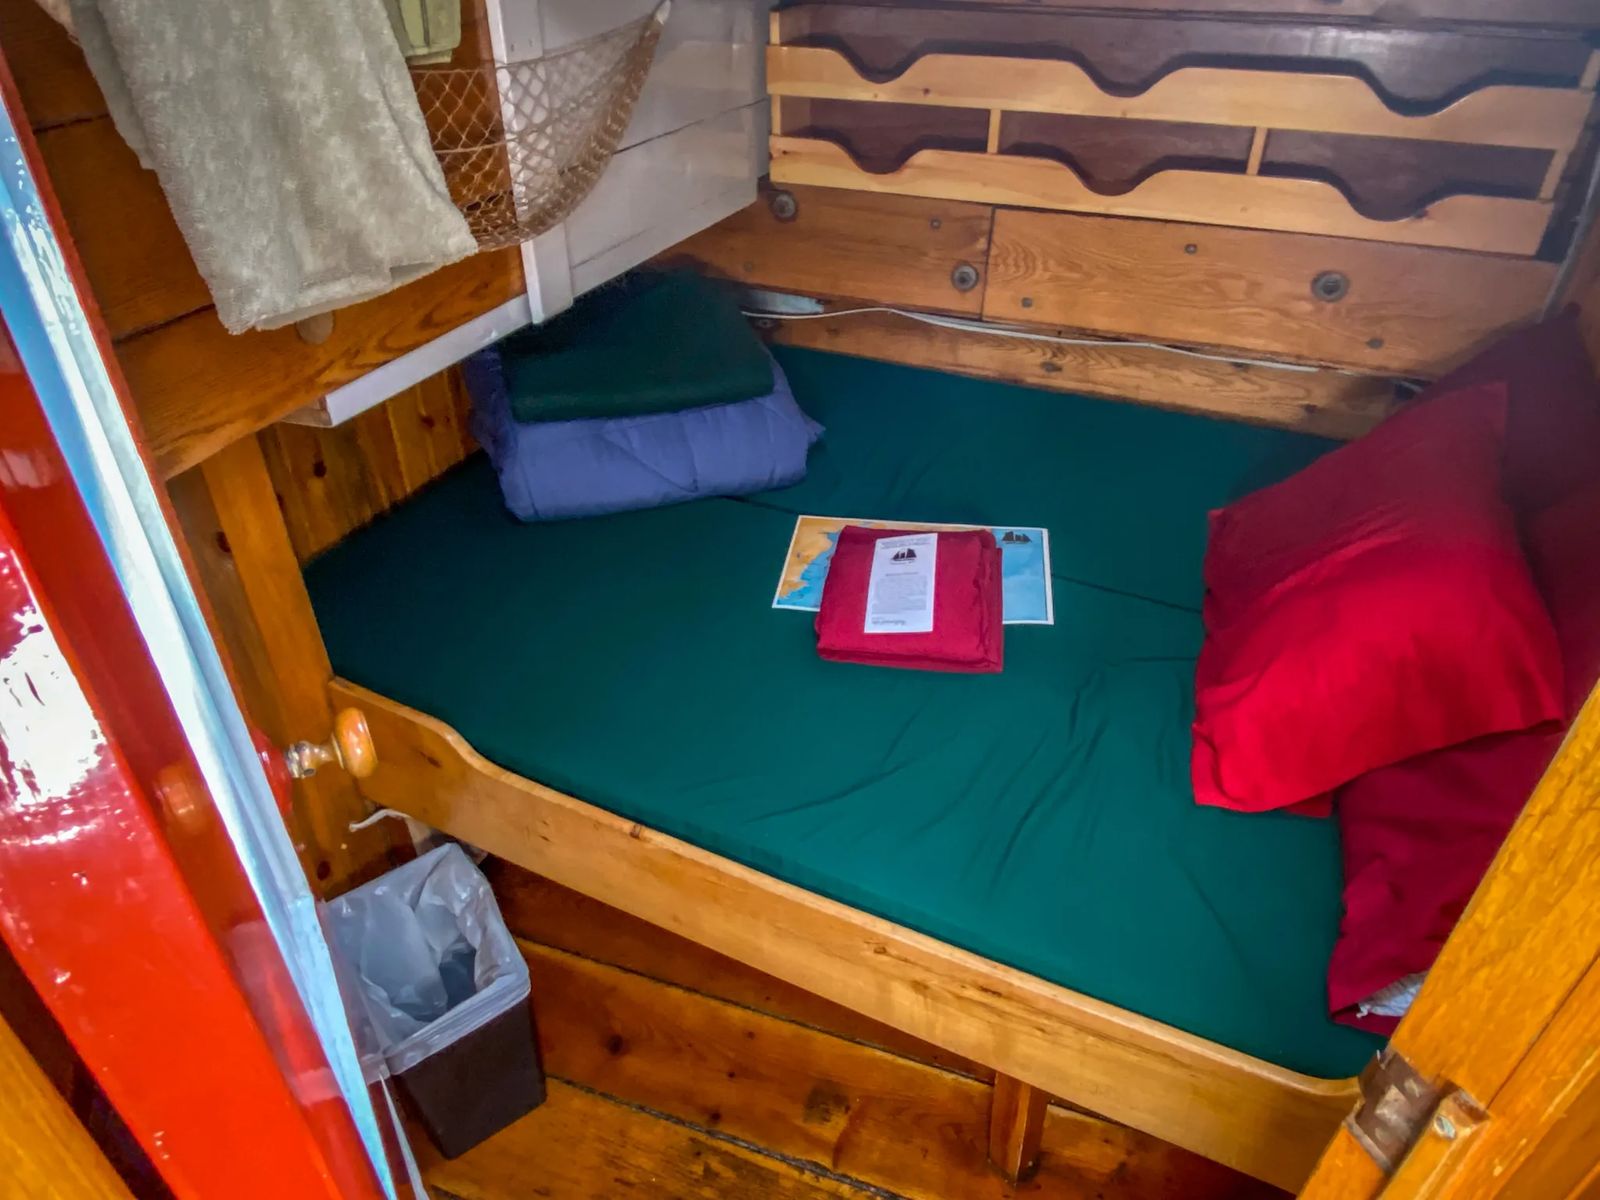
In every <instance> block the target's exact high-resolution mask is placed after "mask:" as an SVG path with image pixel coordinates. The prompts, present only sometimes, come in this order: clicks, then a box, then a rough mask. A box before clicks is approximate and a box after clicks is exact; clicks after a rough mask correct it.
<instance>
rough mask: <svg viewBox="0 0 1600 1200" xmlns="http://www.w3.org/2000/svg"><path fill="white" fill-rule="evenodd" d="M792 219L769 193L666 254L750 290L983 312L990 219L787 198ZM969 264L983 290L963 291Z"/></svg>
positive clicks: (942, 204) (910, 202) (803, 193)
mask: <svg viewBox="0 0 1600 1200" xmlns="http://www.w3.org/2000/svg"><path fill="white" fill-rule="evenodd" d="M788 190H789V191H790V193H791V194H792V195H793V196H794V198H795V201H796V203H797V210H796V215H795V217H794V219H793V220H790V221H784V220H780V219H779V218H778V217H777V216H776V215H774V212H773V209H772V206H771V203H770V200H771V195H770V193H769V194H768V195H766V196H763V197H762V198H761V199H760V200H758V201H757V202H756V203H755V204H753V205H751V206H749V207H748V208H745V209H742V210H741V211H739V212H737V213H735V214H734V215H733V216H731V217H729V218H727V219H726V220H724V221H721V222H719V223H718V224H716V225H713V226H712V227H711V228H710V229H707V230H704V231H703V232H701V233H697V234H695V235H694V236H693V237H691V238H689V239H688V240H687V241H684V242H680V243H679V244H678V245H677V246H675V247H673V248H672V249H671V250H669V251H668V252H667V253H666V254H665V255H663V261H668V262H672V261H682V260H687V261H691V262H694V263H696V264H698V265H699V266H700V267H701V268H702V269H704V270H706V271H708V272H710V273H711V274H714V275H718V276H721V277H723V278H726V279H734V280H737V281H739V282H740V283H746V284H749V285H751V286H753V287H764V288H774V289H777V290H781V291H795V292H802V293H805V294H808V295H819V296H846V297H853V298H858V299H868V300H872V301H873V302H875V303H879V304H894V305H904V306H906V307H910V308H923V309H931V310H934V311H939V312H951V313H964V314H967V315H973V316H975V315H976V314H977V313H978V312H979V311H980V309H981V307H982V304H983V282H982V281H983V278H984V275H985V273H986V272H985V263H986V261H987V259H988V256H989V225H990V221H991V218H992V213H991V210H990V209H989V208H988V207H987V206H984V205H976V204H962V203H959V202H957V201H953V200H926V199H918V198H915V197H910V196H872V195H865V194H862V193H859V192H849V191H838V190H827V191H824V190H820V189H816V188H808V187H794V188H791V189H788ZM962 263H966V264H969V265H970V266H972V267H973V268H975V269H976V270H977V272H978V278H979V283H978V286H976V287H974V288H972V289H971V290H969V291H965V292H963V291H960V290H958V289H957V288H956V287H955V285H954V283H953V282H952V278H951V276H952V272H953V271H954V270H955V268H956V267H957V266H959V265H960V264H962Z"/></svg>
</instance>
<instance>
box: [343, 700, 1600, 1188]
mask: <svg viewBox="0 0 1600 1200" xmlns="http://www.w3.org/2000/svg"><path fill="white" fill-rule="evenodd" d="M328 698H329V701H330V703H331V705H332V706H333V707H336V708H337V707H342V706H351V707H355V708H357V709H359V710H360V711H362V712H363V713H365V715H366V717H367V721H368V724H369V726H370V729H371V735H372V741H373V744H374V746H375V747H376V749H377V754H378V761H379V763H380V766H379V767H378V769H377V770H376V771H375V772H374V773H373V774H372V775H371V776H370V777H369V778H366V779H364V780H363V788H362V790H363V792H364V794H365V795H366V796H367V798H368V799H370V800H371V801H372V802H373V803H375V804H379V805H383V806H385V807H388V808H392V809H395V810H397V811H399V812H402V813H405V814H407V815H409V816H412V817H415V818H416V819H417V820H420V821H422V822H424V823H426V824H428V825H431V826H433V827H435V828H437V829H440V830H443V831H445V832H446V833H449V834H451V835H453V836H455V837H458V838H461V839H462V840H464V841H467V842H470V843H472V844H474V845H477V846H480V847H482V848H483V849H486V850H489V851H491V852H492V853H494V854H497V855H499V856H501V857H503V858H506V859H508V860H510V861H512V862H514V863H516V864H518V865H520V866H523V867H526V868H528V869H530V870H532V871H535V872H537V873H539V874H540V875H543V876H546V877H547V878H549V879H551V880H553V881H555V882H556V883H559V884H562V885H565V886H566V887H569V888H572V889H574V890H575V891H578V892H581V893H583V894H585V895H588V896H590V897H592V898H594V899H596V900H599V901H601V902H603V903H605V904H608V905H611V906H612V907H615V908H618V909H621V910H622V911H624V912H627V913H630V914H632V915H634V916H637V917H640V918H642V919H644V920H646V921H649V922H652V923H654V924H656V925H659V926H662V927H664V928H666V929H669V930H671V931H672V932H674V933H677V934H679V935H681V936H683V937H686V938H688V939H690V940H692V941H694V942H697V943H700V944H702V945H705V946H707V947H710V948H711V949H713V950H716V951H718V952H720V953H722V954H725V955H727V956H729V957H731V958H733V959H735V960H737V961H739V962H742V963H745V964H748V965H750V966H752V967H755V968H757V969H758V970H761V971H764V972H766V973H767V974H770V975H773V976H775V977H777V978H779V979H782V980H785V981H787V982H790V983H792V984H795V985H797V986H799V987H802V988H805V989H807V990H808V991H811V992H814V993H816V994H817V995H820V996H823V997H825V998H826V999H829V1000H832V1001H834V1002H836V1003H838V1004H842V1005H844V1006H846V1007H848V1008H851V1009H854V1010H856V1011H858V1012H861V1013H863V1014H865V1015H867V1016H869V1017H872V1018H874V1019H876V1020H878V1021H881V1022H883V1023H884V1024H887V1025H890V1026H893V1027H895V1028H897V1029H900V1030H903V1031H904V1032H906V1033H909V1034H912V1035H913V1036H915V1037H918V1038H921V1039H922V1040H924V1041H927V1042H930V1043H932V1044H934V1045H936V1046H940V1047H943V1048H945V1049H948V1050H950V1051H952V1052H955V1053H957V1054H960V1055H962V1056H964V1057H966V1058H969V1059H972V1060H975V1061H977V1062H980V1063H983V1064H984V1065H986V1066H990V1067H992V1068H994V1069H995V1071H996V1072H998V1073H999V1079H1000V1080H1002V1081H1005V1082H1006V1083H1007V1085H1008V1087H1009V1085H1012V1084H1019V1085H1020V1087H1021V1089H1022V1090H1023V1092H1027V1091H1028V1089H1037V1090H1038V1091H1039V1092H1042V1093H1045V1094H1048V1095H1050V1096H1054V1097H1058V1098H1060V1099H1063V1100H1066V1101H1068V1102H1070V1103H1076V1104H1080V1105H1082V1106H1083V1107H1085V1108H1087V1109H1089V1110H1091V1111H1093V1112H1096V1113H1098V1114H1100V1115H1102V1116H1105V1117H1108V1118H1111V1119H1113V1120H1116V1121H1120V1122H1123V1123H1126V1124H1128V1125H1130V1126H1133V1127H1134V1128H1136V1129H1140V1130H1142V1131H1144V1132H1147V1133H1150V1134H1153V1135H1154V1136H1156V1137H1159V1138H1161V1139H1163V1140H1165V1141H1168V1142H1171V1143H1173V1144H1175V1145H1178V1146H1181V1147H1184V1148H1186V1149H1189V1150H1193V1151H1195V1152H1196V1153H1198V1154H1201V1155H1204V1156H1205V1157H1207V1158H1210V1159H1213V1160H1215V1161H1217V1162H1221V1163H1223V1164H1226V1165H1228V1166H1231V1167H1234V1168H1236V1169H1238V1170H1240V1171H1243V1172H1245V1173H1247V1174H1249V1175H1252V1176H1255V1177H1256V1178H1259V1179H1262V1180H1265V1181H1267V1182H1269V1183H1272V1184H1275V1185H1277V1186H1279V1187H1283V1188H1287V1189H1289V1190H1292V1191H1296V1192H1298V1193H1299V1194H1300V1195H1302V1196H1305V1197H1314V1198H1316V1200H1335V1198H1339V1200H1343V1198H1350V1200H1358V1198H1359V1200H1371V1198H1375V1197H1379V1196H1384V1197H1388V1198H1390V1200H1415V1198H1416V1197H1421V1196H1428V1197H1430V1198H1437V1200H1444V1198H1446V1197H1451V1196H1463V1197H1465V1196H1489V1195H1499V1196H1508V1197H1525V1198H1526V1200H1557V1198H1559V1197H1568V1196H1571V1197H1574V1198H1576V1197H1578V1196H1579V1195H1580V1194H1581V1195H1583V1196H1585V1197H1587V1196H1588V1195H1590V1194H1591V1193H1589V1192H1587V1191H1583V1192H1581V1193H1580V1191H1579V1190H1577V1189H1579V1188H1580V1187H1587V1186H1589V1184H1591V1183H1600V1165H1597V1164H1596V1163H1595V1162H1594V1161H1593V1153H1592V1146H1593V1145H1594V1144H1596V1141H1595V1139H1600V1055H1597V1054H1596V1053H1595V1052H1594V1047H1595V1046H1596V1045H1597V1044H1600V921H1596V920H1595V916H1594V914H1595V913H1596V912H1600V821H1596V820H1595V816H1594V808H1595V803H1596V797H1600V688H1597V689H1596V690H1595V692H1594V694H1592V695H1591V696H1590V698H1589V701H1588V703H1587V704H1586V705H1585V706H1584V709H1583V711H1582V712H1581V713H1580V714H1579V715H1578V718H1577V719H1576V720H1575V721H1574V723H1573V726H1572V729H1571V731H1570V732H1569V734H1568V736H1567V739H1566V741H1565V743H1564V744H1563V746H1562V748H1561V751H1560V752H1559V753H1558V754H1557V756H1556V758H1555V760H1554V762H1553V763H1552V764H1551V766H1550V768H1549V769H1548V770H1547V772H1546V773H1545V776H1544V778H1543V779H1542V780H1541V781H1540V784H1539V786H1538V788H1537V789H1536V790H1535V791H1534V794H1533V796H1532V797H1531V798H1530V800H1529V802H1528V805H1527V807H1526V808H1525V809H1524V811H1523V813H1522V815H1521V817H1520V818H1519V820H1518V822H1517V824H1516V826H1515V827H1514V829H1513V830H1512V832H1511V834H1510V836H1509V837H1508V838H1507V840H1506V842H1505V844H1504V846H1503V847H1502V848H1501V850H1500V853H1499V854H1498V856H1497V857H1496V859H1495V861H1494V864H1493V865H1492V866H1491V868H1490V870H1489V872H1488V874H1487V875H1486V876H1485V879H1484V881H1483V883H1482V884H1481V885H1480V886H1479V888H1478V891H1477V892H1476V894H1475V895H1474V897H1473V899H1472V902H1471V903H1470V904H1469V906H1468V907H1467V910H1466V912H1465V913H1464V914H1463V916H1462V918H1461V920H1460V921H1459V922H1458V924H1457V926H1456V929H1455V931H1454V932H1453V933H1452V935H1451V938H1450V940H1449V942H1448V944H1447V945H1446V946H1445V948H1444V950H1443V952H1442V953H1441V955H1440V957H1439V960H1438V962H1437V963H1436V964H1435V966H1434V968H1433V970H1432V971H1430V973H1429V977H1428V981H1427V983H1426V985H1425V986H1424V987H1423V989H1422V992H1421V994H1420V995H1419V997H1418V998H1417V1001H1416V1003H1415V1004H1414V1005H1413V1007H1412V1010H1411V1012H1410V1014H1409V1015H1408V1016H1407V1018H1406V1019H1405V1020H1404V1021H1403V1022H1402V1023H1401V1026H1400V1029H1399V1030H1398V1031H1397V1033H1396V1034H1395V1036H1394V1038H1393V1039H1392V1040H1391V1043H1390V1050H1389V1053H1392V1054H1393V1055H1394V1056H1395V1057H1396V1060H1397V1061H1398V1063H1399V1064H1400V1065H1401V1067H1402V1069H1403V1070H1414V1071H1415V1078H1416V1079H1417V1080H1418V1081H1422V1082H1424V1083H1426V1084H1427V1085H1428V1088H1429V1093H1428V1094H1429V1095H1430V1096H1432V1097H1436V1098H1437V1105H1438V1107H1437V1108H1434V1107H1433V1104H1432V1103H1430V1104H1429V1105H1428V1107H1427V1108H1425V1109H1424V1110H1422V1112H1421V1118H1422V1119H1421V1120H1420V1121H1416V1122H1411V1123H1410V1127H1409V1128H1408V1129H1407V1130H1406V1131H1405V1134H1404V1137H1403V1138H1402V1140H1401V1141H1399V1142H1398V1143H1397V1144H1398V1145H1400V1146H1401V1147H1403V1148H1404V1147H1409V1148H1408V1149H1405V1152H1404V1155H1403V1157H1402V1156H1397V1157H1399V1161H1398V1163H1397V1165H1396V1167H1395V1169H1394V1170H1393V1172H1392V1173H1387V1172H1386V1171H1385V1170H1384V1169H1383V1168H1380V1167H1379V1165H1378V1164H1377V1163H1376V1162H1375V1161H1374V1160H1373V1159H1372V1158H1371V1157H1369V1156H1368V1154H1367V1152H1366V1151H1365V1150H1364V1149H1363V1148H1362V1146H1361V1144H1360V1143H1358V1141H1357V1140H1356V1138H1355V1137H1354V1135H1353V1133H1352V1123H1353V1120H1354V1118H1355V1114H1356V1106H1357V1104H1358V1102H1359V1101H1360V1100H1361V1099H1362V1091H1361V1087H1360V1085H1359V1084H1358V1081H1357V1080H1354V1079H1335V1080H1329V1079H1316V1078H1312V1077H1310V1076H1306V1075H1301V1074H1298V1073H1296V1072H1293V1071H1289V1070H1285V1069H1283V1068H1281V1067H1278V1066H1275V1065H1273V1064H1271V1063H1267V1062H1264V1061H1262V1060H1260V1059H1257V1058H1254V1057H1251V1056H1250V1055H1247V1054H1242V1053H1240V1052H1238V1051H1236V1050H1231V1049H1228V1048H1227V1047H1224V1046H1220V1045H1218V1044H1216V1043H1214V1042H1210V1041H1207V1040H1205V1039H1203V1038H1199V1037H1195V1036H1193V1035H1190V1034H1186V1033H1183V1032H1181V1031H1179V1030H1176V1029H1173V1028H1171V1027H1170V1026H1167V1025H1163V1024H1161V1023H1160V1022H1157V1021H1152V1020H1150V1019H1148V1018H1145V1017H1141V1016H1138V1015H1136V1014H1134V1013H1131V1012H1128V1011H1126V1010H1123V1009H1119V1008H1116V1007H1115V1006H1112V1005H1109V1004H1105V1003H1102V1002H1100V1001H1097V1000H1094V999H1091V998H1090V997H1087V996H1084V995H1082V994H1080V993H1077V992H1074V991H1071V990H1069V989H1067V988H1063V987H1059V986H1057V985H1054V984H1051V983H1047V982H1045V981H1044V980H1041V979H1038V978H1036V977H1034V976H1031V975H1028V974H1026V973H1024V972H1021V971H1017V970H1014V969H1012V968H1009V967H1006V966H1003V965H1001V964H999V963H995V962H992V961H990V960H987V959H984V958H981V957H979V956H978V955H975V954H970V953H967V952H965V951H962V950H960V949H957V948H955V947H953V946H950V945H947V944H945V943H942V942H940V941H938V940H936V939H934V938H930V937H927V936H924V935H922V934H919V933H916V932H913V931H912V930H909V929H906V928H904V927H902V926H898V925H895V924H893V923H891V922H888V921H884V920H881V919H879V918H877V917H873V916H870V915H868V914H866V913H863V912H860V911H859V910H856V909H852V908H850V907H848V906H846V905H843V904H838V903H835V902H833V901H831V900H827V899H825V898H823V897H821V896H818V895H815V894H813V893H810V892H807V891H805V890H804V889H801V888H797V887H794V886H792V885H790V884H786V883H783V882H782V881H780V880H777V879H774V878H772V877H771V876H768V875H764V874H762V873H760V872H758V871H753V870H751V869H749V868H747V867H744V866H741V865H739V864H738V863H735V862H732V861H730V860H728V859H726V858H722V857H720V856H718V855H715V854H711V853H708V852H707V851H704V850H701V849H699V848H697V847H695V846H692V845H689V844H687V843H685V842H682V841H679V840H677V839H675V838H671V837H668V836H666V835H664V834H661V833H658V832H656V831H654V830H651V829H647V828H645V827H644V826H642V825H640V824H638V823H637V822H632V821H628V820H625V819H623V818H621V817H618V816H616V815H614V814H611V813H608V812H606V811H604V810H602V809H599V808H596V807H595V806H593V805H590V804H586V803H584V802H583V801H581V800H577V799H575V798H573V797H572V796H568V795H565V794H563V793H561V792H558V791H556V790H554V789H552V788H548V787H545V786H543V785H541V784H538V783H535V782H533V781H530V780H528V779H525V778H523V777H521V776H518V775H515V774H513V773H512V772H509V771H506V770H503V769H501V768H499V767H496V766H495V765H493V764H492V763H490V762H488V761H487V760H485V759H484V758H483V757H482V756H481V755H479V754H478V753H476V752H475V751H474V750H473V749H472V748H471V746H469V745H468V744H467V742H466V741H465V740H464V739H463V738H462V737H461V735H460V734H459V733H457V732H456V731H455V730H453V729H451V728H450V727H449V726H447V725H445V724H444V723H442V722H440V721H438V720H435V719H434V718H432V717H429V716H427V715H426V714H424V713H421V712H418V711H417V710H415V709H412V708H408V707H406V706H405V705H402V704H399V703H397V702H395V701H393V700H390V699H387V698H386V697H383V696H381V695H378V694H377V693H375V692H371V691H368V690H366V689H364V688H361V687H358V686H356V685H355V684H352V683H349V682H346V681H344V680H340V679H335V680H333V681H332V682H331V684H330V685H329V691H328ZM1013 1090H1014V1089H1013ZM999 1091H1000V1089H999V1088H998V1087H997V1096H998V1095H999ZM1029 1099H1030V1097H1029V1096H1027V1095H1023V1096H1020V1097H1019V1096H1013V1097H1012V1100H1013V1101H1014V1103H1012V1104H1011V1106H1010V1107H1011V1108H1012V1109H1019V1108H1020V1109H1026V1108H1027V1107H1028V1101H1029ZM1364 1107H1374V1106H1364ZM1376 1107H1379V1108H1381V1105H1380V1106H1376ZM1435 1114H1442V1115H1443V1116H1444V1117H1445V1118H1446V1119H1444V1120H1440V1119H1438V1116H1436V1115H1435ZM1319 1156H1320V1158H1319ZM1486 1176H1489V1177H1492V1178H1493V1179H1494V1181H1495V1186H1494V1187H1493V1188H1492V1189H1491V1190H1488V1191H1482V1190H1475V1189H1476V1188H1477V1187H1478V1185H1479V1184H1480V1183H1481V1182H1482V1181H1483V1179H1484V1178H1485V1177H1486ZM1585 1181H1587V1182H1585ZM1302 1188H1303V1189H1304V1190H1303V1191H1302V1190H1301V1189H1302Z"/></svg>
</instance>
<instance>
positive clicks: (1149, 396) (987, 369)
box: [772, 313, 1394, 438]
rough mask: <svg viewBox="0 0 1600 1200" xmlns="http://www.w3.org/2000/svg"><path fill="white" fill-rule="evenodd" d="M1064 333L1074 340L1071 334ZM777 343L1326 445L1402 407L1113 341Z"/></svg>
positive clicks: (1339, 378) (812, 329)
mask: <svg viewBox="0 0 1600 1200" xmlns="http://www.w3.org/2000/svg"><path fill="white" fill-rule="evenodd" d="M1057 332H1060V333H1061V334H1062V335H1063V336H1067V337H1070V336H1072V334H1071V332H1070V331H1066V330H1061V331H1057ZM772 336H773V338H774V340H776V341H778V342H780V343H781V344H784V345H790V346H809V347H811V348H813V349H817V350H831V351H834V352H836V353H839V354H855V355H859V356H860V357H862V358H876V359H882V360H884V361H886V362H901V363H907V364H909V365H911V366H918V367H931V368H933V369H934V370H938V371H954V372H955V373H956V374H958V375H976V376H978V377H980V378H984V379H1000V380H1004V381H1006V382H1008V383H1020V384H1023V385H1025V386H1028V387H1042V388H1049V389H1050V390H1052V391H1059V392H1082V393H1085V394H1087V395H1091V396H1105V397H1107V398H1108V399H1113V400H1131V401H1134V402H1136V403H1140V404H1151V405H1155V406H1156V407H1158V408H1172V409H1178V410H1180V411H1184V412H1196V413H1202V414H1206V415H1211V416H1218V417H1226V418H1227V419H1229V420H1237V421H1247V422H1251V423H1253V424H1258V425H1274V426H1278V427H1280V428H1284V429H1298V430H1300V431H1301V432H1304V433H1315V434H1320V435H1322V436H1324V437H1334V438H1352V437H1359V436H1360V435H1361V434H1363V433H1365V432H1367V430H1369V429H1371V428H1372V427H1373V426H1374V425H1376V424H1377V423H1378V422H1379V421H1381V420H1382V419H1383V418H1384V417H1385V416H1387V415H1388V414H1389V412H1391V411H1392V409H1393V405H1394V399H1393V386H1392V385H1391V384H1390V383H1389V382H1388V381H1387V380H1384V379H1378V378H1373V377H1369V376H1361V375H1347V374H1344V373H1341V372H1337V371H1316V370H1312V371H1284V370H1275V369H1272V368H1268V367H1249V366H1236V365H1233V364H1231V363H1225V362H1213V361H1210V360H1208V359H1204V358H1193V357H1188V356H1185V355H1180V354H1174V353H1172V352H1170V351H1165V350H1155V349H1146V348H1143V347H1126V346H1118V345H1116V344H1114V343H1109V342H1108V343H1103V344H1098V345H1091V346H1068V345H1058V344H1052V343H1047V342H1036V341H1028V340H1025V339H1019V338H1012V337H1004V336H1001V335H999V334H987V333H969V332H965V331H960V330H952V329H938V328H934V327H932V326H929V325H925V324H922V323H920V322H916V321H913V320H911V319H909V318H906V317H900V316H895V315H892V314H877V313H874V314H869V315H864V316H850V317H837V318H829V319H827V320H818V321H785V322H781V323H778V324H776V325H775V327H774V329H773V330H772Z"/></svg>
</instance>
